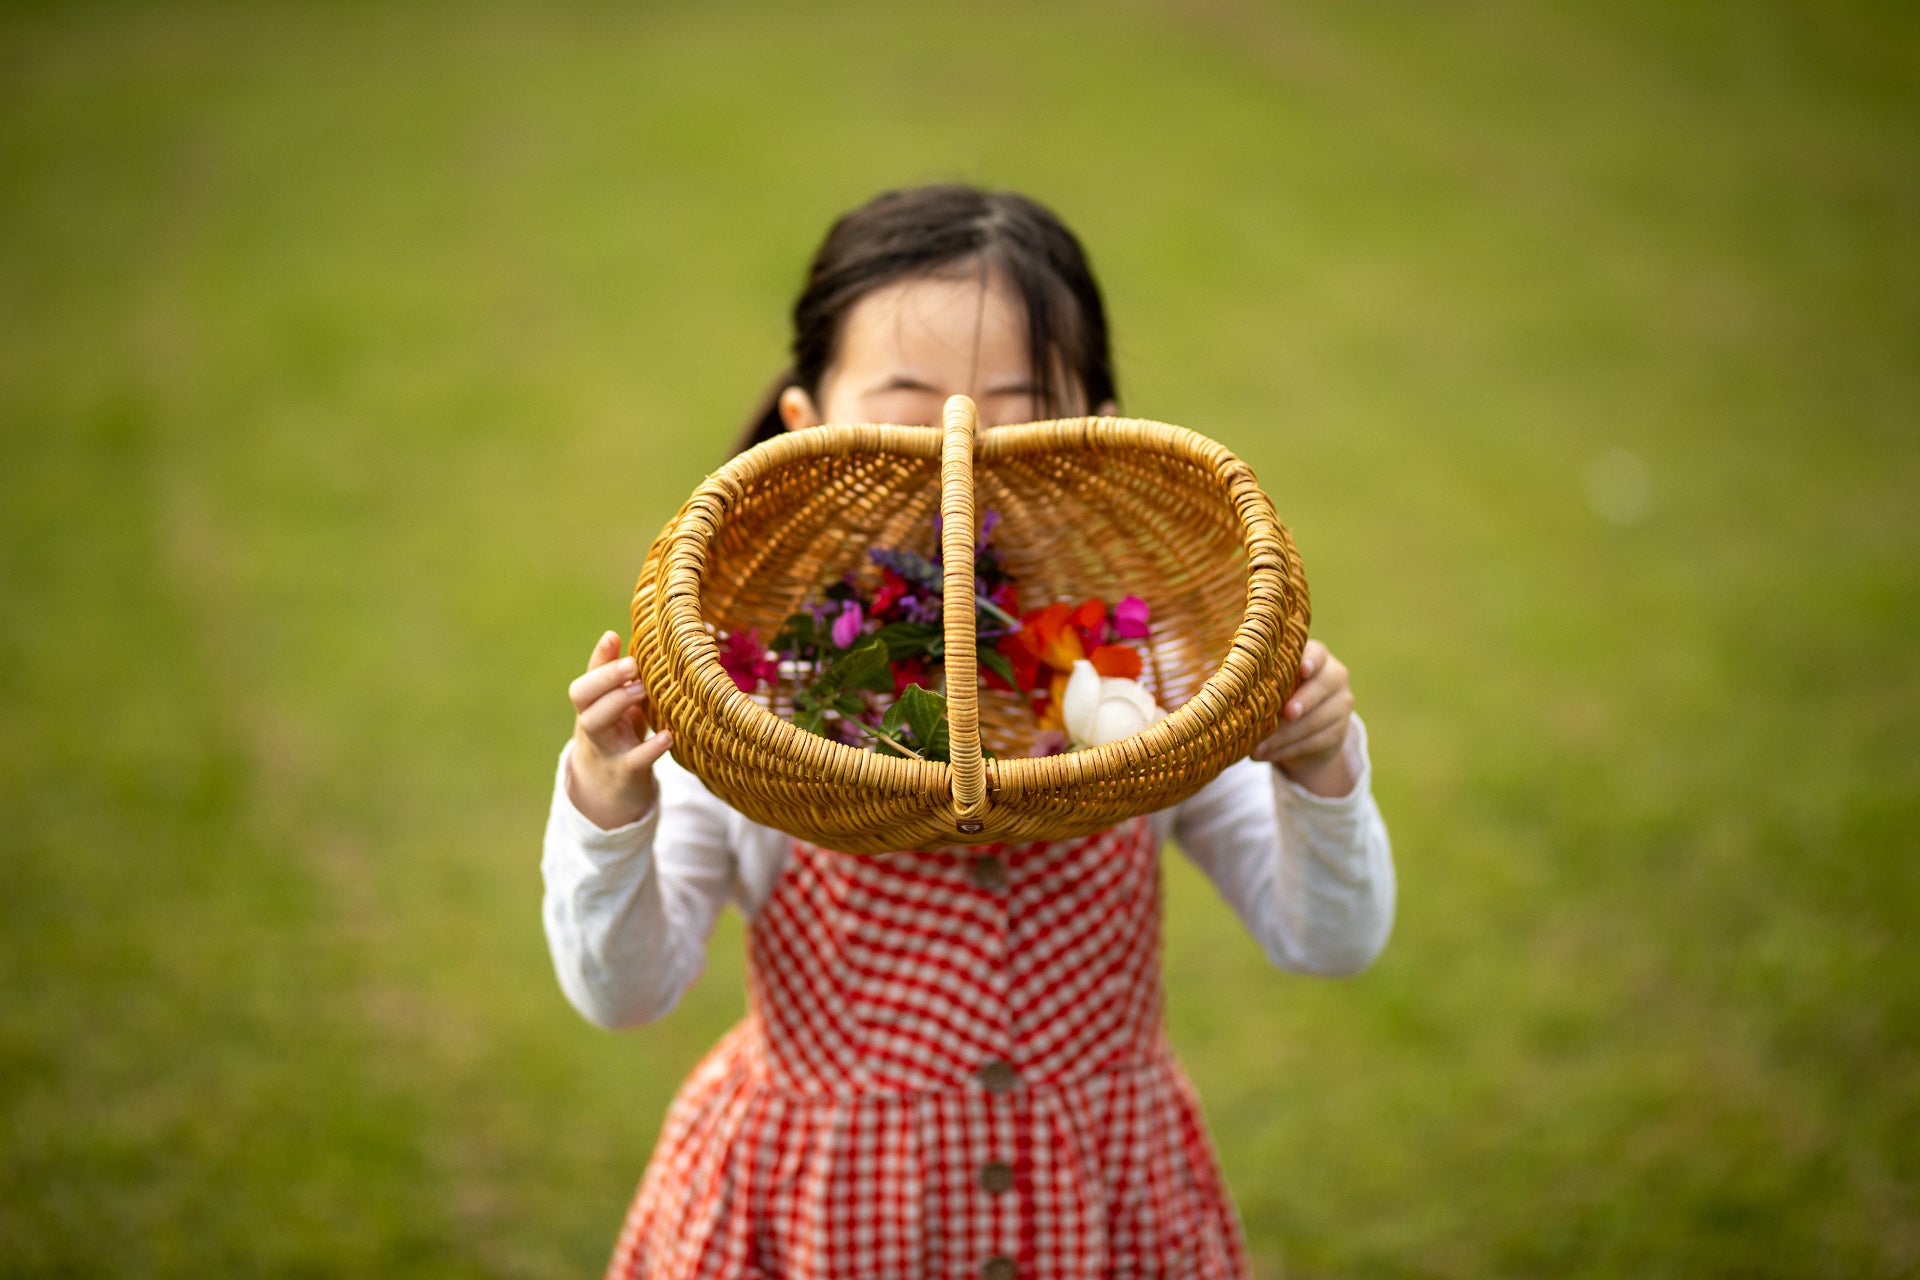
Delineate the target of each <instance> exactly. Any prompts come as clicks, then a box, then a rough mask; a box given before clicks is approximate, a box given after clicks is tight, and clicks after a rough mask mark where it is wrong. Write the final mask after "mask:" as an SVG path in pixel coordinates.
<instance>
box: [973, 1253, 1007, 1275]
mask: <svg viewBox="0 0 1920 1280" xmlns="http://www.w3.org/2000/svg"><path fill="white" fill-rule="evenodd" d="M980 1280H1013V1259H1012V1258H1009V1257H1007V1256H1006V1255H1005V1254H1004V1253H1002V1254H996V1255H995V1256H993V1257H991V1258H988V1259H987V1260H986V1261H985V1262H983V1263H981V1264H980Z"/></svg>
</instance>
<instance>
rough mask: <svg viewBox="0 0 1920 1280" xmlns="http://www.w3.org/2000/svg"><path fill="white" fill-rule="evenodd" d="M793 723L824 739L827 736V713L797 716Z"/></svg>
mask: <svg viewBox="0 0 1920 1280" xmlns="http://www.w3.org/2000/svg"><path fill="white" fill-rule="evenodd" d="M793 723H794V725H795V726H796V727H798V728H801V729H805V730H806V731H807V732H808V733H817V734H819V735H820V736H821V737H823V738H824V737H826V736H827V713H826V712H824V711H809V712H806V713H805V714H803V715H797V716H795V717H794V718H793Z"/></svg>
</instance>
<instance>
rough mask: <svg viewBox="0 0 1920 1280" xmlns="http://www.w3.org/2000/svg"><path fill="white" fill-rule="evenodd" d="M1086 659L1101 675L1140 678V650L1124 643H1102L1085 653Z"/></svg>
mask: <svg viewBox="0 0 1920 1280" xmlns="http://www.w3.org/2000/svg"><path fill="white" fill-rule="evenodd" d="M1087 661H1089V662H1091V663H1093V669H1094V670H1095V671H1098V672H1099V673H1100V674H1101V675H1103V676H1118V677H1119V678H1121V679H1123V680H1138V679H1139V678H1140V651H1139V650H1138V649H1130V648H1128V647H1127V646H1126V645H1124V644H1103V645H1101V646H1100V647H1099V648H1098V649H1095V650H1094V651H1093V652H1092V653H1090V654H1088V655H1087Z"/></svg>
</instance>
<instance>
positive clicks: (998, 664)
mask: <svg viewBox="0 0 1920 1280" xmlns="http://www.w3.org/2000/svg"><path fill="white" fill-rule="evenodd" d="M978 652H979V654H980V665H981V666H983V667H985V668H986V669H987V670H989V671H991V672H993V674H995V675H997V676H999V677H1000V678H1001V679H1002V680H1005V681H1006V682H1007V683H1008V684H1010V685H1012V686H1013V687H1014V688H1016V689H1019V690H1020V691H1021V692H1022V693H1024V692H1026V688H1025V686H1024V685H1022V684H1021V683H1020V680H1019V677H1017V676H1015V675H1014V674H1013V664H1012V663H1011V662H1008V661H1007V655H1006V654H1004V653H1001V652H1000V651H999V650H998V649H995V648H993V647H991V646H989V645H984V644H983V645H981V646H980V648H979V651H978Z"/></svg>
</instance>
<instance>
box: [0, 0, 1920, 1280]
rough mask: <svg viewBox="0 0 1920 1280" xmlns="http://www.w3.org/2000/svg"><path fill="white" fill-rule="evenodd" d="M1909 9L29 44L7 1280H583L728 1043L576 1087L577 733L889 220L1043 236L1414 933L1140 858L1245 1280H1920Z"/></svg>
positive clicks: (1196, 0) (502, 18)
mask: <svg viewBox="0 0 1920 1280" xmlns="http://www.w3.org/2000/svg"><path fill="white" fill-rule="evenodd" d="M1917 139H1920V20H1917V19H1916V17H1915V15H1914V11H1913V10H1912V9H1911V7H1909V6H1903V5H1887V6H1885V7H1874V6H1867V5H1857V4H1852V3H1840V4H1816V3H1811V2H1809V3H1804V4H1784V3H1781V4H1759V3H1748V4H1734V3H1714V4H1707V3H1690V4H1665V3H1636V4H1625V5H1623V4H1601V3H1594V4H1555V5H1538V4H1527V3H1520V2H1513V3H1501V2H1497V0H1470V2H1467V3H1459V4H1452V5H1446V6H1424V5H1409V4H1378V5H1374V4H1369V5H1313V6H1289V7H1286V8H1284V9H1282V8H1280V7H1278V6H1272V7H1269V6H1259V5H1254V4H1245V3H1234V2H1232V0H1192V2H1189V3H1180V4H1164V5H1161V4H1147V3H1118V4H1097V5H1096V4H1091V3H1089V4H1085V5H1080V6H1054V5H1042V6H1037V7H1035V6H1029V5H1020V4H1012V3H988V4H980V5H974V6H969V7H968V8H966V9H965V10H963V11H957V12H945V11H938V10H933V9H924V10H923V9H921V8H919V7H915V6H903V5H888V4H878V3H876V4H845V5H836V6H834V7H832V8H827V9H817V8H816V9H800V8H798V7H793V8H790V7H786V6H779V5H774V4H760V3H746V2H737V3H735V2H728V3H713V4H707V5H695V4H656V5H646V6H626V7H614V6H608V7H605V8H598V7H579V6H572V5H568V6H536V5H531V4H529V5H524V6H516V5H495V4H486V5H478V6H447V7H429V8H405V9H402V8H395V7H388V6H382V5H373V4H361V5H337V6H312V7H298V8H283V7H278V6H264V5H244V6H229V5H210V6H207V7H203V8H196V7H186V6H165V7H161V6H145V5H142V6H135V5H127V6H100V7H64V6H49V7H25V8H22V7H9V8H8V9H7V10H6V11H5V13H4V16H0V584H3V585H4V589H5V594H4V603H0V851H3V856H4V864H3V866H4V889H0V992H4V995H0V1272H4V1273H6V1274H8V1275H36V1276H67V1275H71V1276H93V1275H110V1274H124V1275H150V1276H176V1275H179V1276H185V1275H194V1276H201V1275H239V1274H255V1275H311V1276H321V1275H391V1276H469V1275H471V1276H565V1275H580V1274H586V1273H591V1272H594V1271H596V1270H597V1269H598V1268H599V1267H600V1266H601V1265H602V1263H603V1262H604V1259H605V1257H606V1254H607V1252H608V1250H609V1248H610V1247H611V1244H612V1241H613V1236H614V1232H615V1229H616V1227H617V1224H618V1222H619V1219H620V1215H621V1213H622V1210H623V1208H624V1206H625V1204H626V1201H627V1199H628V1197H629V1195H630V1194H631V1192H632V1190H633V1186H634V1183H635V1181H636V1180H637V1178H638V1176H639V1173H640V1169H641V1166H642V1164H643V1162H644V1161H645V1159H646V1156H647V1153H648V1151H649V1150H650V1148H651V1144H652V1141H653V1138H654V1136H655V1134H656V1132H657V1129H658V1125H659V1121H660V1118H661V1114H662V1111H663V1109H664V1107H665V1104H666V1102H667V1099H668V1097H669V1096H670V1094H671V1092H672V1090H673V1089H674V1088H675V1087H676V1086H677V1085H678V1083H679V1081H680V1079H681V1077H682V1075H683V1074H684V1072H685V1071H686V1070H687V1068H688V1067H689V1066H690V1065H691V1064H692V1063H693V1061H694V1060H695V1059H696V1058H697V1057H698V1056H699V1054H701V1053H702V1052H703V1051H704V1050H705V1048H706V1047H707V1045H708V1044H709V1043H710V1042H711V1041H712V1039H713V1038H714V1037H715V1035H716V1034H717V1033H718V1032H719V1031H720V1030H721V1028H722V1027H723V1026H725V1025H726V1024H727V1023H728V1022H730V1021H731V1020H732V1019H733V1018H735V1017H736V1016H738V1014H739V1012H740V1009H741V1006H742V994H741V983H740V963H739V928H738V922H737V920H734V919H732V918H731V917H730V918H729V921H728V923H727V924H726V925H725V926H724V927H723V929H722V932H721V934H720V936H719V937H718V938H717V939H716V942H715V945H714V949H713V959H712V963H711V966H710V971H709V973H708V975H707V976H706V978H705V980H704V981H703V982H702V983H701V984H700V985H699V986H698V987H697V988H696V990H695V992H694V993H693V994H692V996H691V997H690V998H689V999H688V1001H687V1002H686V1003H685V1004H684V1005H683V1006H682V1007H681V1008H680V1009H679V1010H678V1011H677V1012H675V1013H674V1014H673V1015H672V1016H671V1017H670V1018H668V1019H667V1020H665V1021H664V1022H661V1023H659V1024H656V1025H654V1026H652V1027H649V1028H647V1029H645V1030H643V1031H639V1032H636V1033H632V1034H627V1035H620V1036H614V1035H609V1034H606V1033H603V1032H599V1031H596V1030H594V1029H593V1028H592V1027H590V1026H588V1025H587V1024H586V1023H584V1022H582V1021H581V1020H580V1019H579V1018H578V1017H577V1016H575V1015H574V1014H573V1012H572V1011H571V1010H570V1009H569V1008H568V1007H567V1005H566V1004H565V1002H564V1000H563V999H562V997H561V995H560V993H559V990H558V988H557V987H556V985H555V983H554V980H553V978H552V975H551V972H550V970H549V965H548V960H547V957H546V952H545V947H544V942H543V940H542V936H541V932H540V923H539V914H538V908H539V892H540V883H539V876H538V871H537V860H538V853H539V847H538V846H539V839H540V831H541V826H542V823H543V821H544V816H545V811H546V806H547V801H548V795H549V788H550V785H551V781H552V770H553V764H554V753H555V752H556V751H557V749H558V748H559V746H560V744H561V742H562V741H563V739H564V736H565V734H566V732H567V730H568V726H569V724H570V716H571V713H570V711H569V709H568V707H567V704H566V701H565V698H564V696H563V695H564V688H565V685H566V683H567V681H568V680H569V679H570V678H571V677H572V675H573V674H574V673H575V672H576V671H577V670H578V668H579V667H580V666H581V665H582V663H583V661H584V659H585V656H586V652H587V650H588V648H589V647H590V646H591V644H592V642H593V640H594V637H595V636H596V635H597V634H598V633H599V631H600V630H602V629H604V628H606V627H609V626H614V627H619V626H622V625H624V617H625V606H626V599H627V595H628V592H629V590H630V588H631V584H632V579H633V576H634V574H635V572H636V570H637V569H638V566H639V563H640V559H641V557H642V555H643V553H644V551H645V548H646V544H647V541H648V539H649V538H650V537H651V535H652V534H653V532H654V531H655V530H656V529H657V528H658V527H659V525H660V523H661V521H662V520H663V519H664V518H665V517H666V515H668V514H669V513H670V512H671V510H672V509H673V507H674V506H675V505H676V504H677V503H678V502H679V500H680V499H681V498H682V497H683V496H684V495H685V494H686V493H687V492H688V491H689V490H690V489H691V488H692V487H693V485H694V484H695V483H696V482H697V481H698V480H699V479H700V478H701V476H702V475H703V474H704V473H705V472H706V471H707V470H708V469H709V468H710V467H711V466H713V465H716V464H717V462H718V461H719V459H720V457H721V454H722V452H723V449H724V446H725V443H726V442H727V441H728V440H729V439H730V438H731V436H732V434H733V432H734V431H735V430H736V429H737V427H738V425H739V423H740V421H741V419H742V418H743V416H744V414H745V413H746V411H747V409H748V408H749V406H750V404H751V402H752V400H753V399H754V397H755V395H756V393H757V392H758V391H759V389H760V388H761V386H762V384H763V383H764V380H765V379H767V378H768V377H770V376H771V375H772V373H773V372H774V370H775V369H776V368H777V367H778V366H779V365H780V364H781V363H782V356H783V351H782V346H783V343H784V341H785V313H786V308H787V306H788V305H789V303H790V301H791V296H792V294H793V292H794V291H795V289H796V288H797V286H798V284H799V280H800V276H801V272H802V268H803V266H804V262H805V259H806V256H807V254H808V253H809V252H810V251H811V249H812V247H813V245H814V243H815V242H816V240H817V239H818V237H819V235H820V234H821V232H822V231H823V230H824V228H825V226H826V224H827V222H828V221H829V219H830V218H831V217H832V216H833V215H834V214H835V213H837V212H838V211H840V210H841V209H843V208H846V207H848V206H850V205H853V204H855V203H858V202H859V201H861V200H863V199H864V198H866V197H867V196H868V195H870V194H871V193H873V192H874V191H876V190H878V189H880V188H883V187H886V186H890V185H900V184H905V183H911V182H918V181H923V180H932V179H947V178H960V179H966V180H972V181H978V182H983V183H987V184H991V185H1006V186H1014V187H1017V188H1021V189H1025V190H1027V191H1030V192H1032V193H1034V194H1036V195H1037V196H1039V197H1040V198H1042V199H1043V200H1045V201H1047V202H1048V203H1050V204H1052V205H1053V206H1054V207H1055V208H1057V209H1058V210H1059V211H1060V212H1061V213H1062V214H1063V215H1064V216H1065V218H1066V219H1067V221H1068V222H1069V223H1070V224H1072V225H1073V226H1074V227H1075V228H1076V229H1077V230H1078V231H1079V232H1080V233H1081V235H1082V236H1083V238H1084V239H1085V241H1086V243H1087V244H1088V246H1089V248H1090V249H1091V251H1092V253H1093V256H1094V260H1095V265H1096V267H1097V269H1098V270H1099V272H1100V274H1101V277H1102V279H1103V282H1104V283H1105V285H1106V287H1107V290H1108V292H1109V301H1110V304H1111V307H1112V311H1113V315H1114V321H1115V326H1116V332H1117V343H1118V348H1117V356H1118V360H1119V368H1120V376H1121V381H1122V396H1123V407H1124V408H1125V409H1127V410H1128V411H1130V412H1133V413H1136V414H1140V415H1143V416H1150V417H1159V418H1164V419H1170V420H1173V421H1177V422H1181V423H1184V424H1188V425H1191V426H1193V427H1195V428H1197V429H1199V430H1201V431H1204V432H1206V433H1207V434H1210V435H1213V436H1215V437H1217V438H1219V439H1221V440H1223V441H1225V442H1227V443H1228V444H1229V445H1230V446H1231V447H1233V448H1235V449H1236V450H1238V451H1239V452H1241V453H1242V454H1243V455H1245V456H1246V457H1248V458H1249V459H1250V460H1251V461H1252V462H1253V463H1254V465H1255V466H1256V468H1257V470H1258V471H1259V473H1260V475H1261V477H1262V479H1263V481H1264V483H1265V484H1266V485H1267V487H1268V489H1269V492H1271V493H1272V495H1273V496H1274V498H1275V501H1276V503H1277V505H1278V507H1279V509H1280V512H1281V515H1282V517H1283V518H1284V519H1286V520H1287V521H1288V522H1289V523H1290V524H1291V525H1292V526H1293V528H1294V530H1295V532H1296V535H1297V537H1298V539H1299V541H1300V545H1301V547H1302V550H1303V553H1304V555H1305V557H1306V562H1307V567H1308V572H1309V575H1310V577H1311V579H1312V582H1313V586H1314V596H1315V605H1316V609H1315V614H1316V617H1315V623H1316V632H1317V634H1319V635H1321V636H1323V637H1324V638H1326V639H1327V640H1328V641H1329V643H1330V644H1331V645H1332V646H1333V648H1334V650H1335V651H1336V652H1337V653H1339V654H1341V655H1342V656H1343V657H1344V658H1345V659H1346V660H1347V661H1348V663H1349V664H1350V665H1351V667H1352V668H1353V671H1354V672H1355V676H1354V681H1355V687H1356V691H1357V695H1358V699H1359V703H1360V707H1361V710H1362V712H1363V714H1365V715H1366V716H1367V718H1368V722H1369V725H1370V727H1371V729H1372V733H1373V740H1374V746H1375V757H1376V768H1377V772H1376V778H1375V785H1376V789H1377V792H1378V794H1379V797H1380V800H1381V803H1382V805H1383V807H1384V809H1385V812H1386V814H1387V817H1388V822H1389V825H1390V827H1391V829H1392V832H1393V835H1394V841H1395V847H1396V852H1397V857H1398V860H1399V868H1400V877H1401V909H1400V916H1399V922H1398V928H1397V932H1396V934H1395V937H1394V939H1393V941H1392V943H1391V944H1390V946H1389V948H1388V950H1387V952H1386V954H1385V956H1384V957H1383V958H1382V959H1381V961H1380V962H1379V964H1378V965H1377V966H1376V967H1375V968H1374V969H1373V970H1372V971H1371V972H1369V973H1368V974H1366V975H1365V976H1363V977H1361V978H1359V979H1356V980H1353V981H1349V982H1322V981H1314V980H1310V979H1304V978H1297V977H1291V976H1287V975H1283V974H1279V973H1276V972H1274V971H1272V970H1270V969H1269V968H1267V967H1266V965H1265V963H1264V961H1263V960H1262V959H1261V957H1260V956H1259V954H1258V953H1257V951H1256V950H1255V948H1254V946H1253V944H1252V943H1251V942H1250V941H1249V940H1248V939H1247V938H1246V937H1245V936H1244V935H1243V934H1242V933H1241V932H1240V930H1239V929H1238V928H1237V927H1236V926H1233V925H1232V924H1231V919H1230V917H1229V916H1228V914H1227V913H1226V911H1225V910H1224V908H1223V907H1222V906H1221V905H1220V904H1219V903H1218V901H1217V900H1216V899H1215V898H1214V897H1213V896H1212V894H1211V891H1210V890H1209V889H1208V887H1207V886H1206V885H1205V883H1204V882H1203V881H1200V880H1199V879H1198V878H1197V877H1196V876H1195V875H1194V874H1193V873H1192V872H1191V870H1190V869H1188V868H1187V866H1186V864H1185V863H1184V862H1182V861H1181V860H1179V859H1177V858H1174V859H1170V860H1169V867H1170V871H1169V875H1170V896H1171V906H1170V915H1169V934H1170V938H1169V949H1168V959H1167V966H1168V980H1169V985H1170V993H1171V994H1170V1000H1171V1017H1172V1024H1173V1032H1174V1035H1175V1038H1176V1040H1177V1042H1178V1045H1179V1047H1180V1049H1181V1051H1182V1052H1183V1054H1184V1055H1185V1059H1186V1061H1187V1063H1188V1064H1189V1067H1190V1070H1191V1073H1192V1075H1193V1076H1194V1078H1195V1079H1196V1081H1197V1082H1198V1084H1199V1087H1200V1090H1201V1093H1202V1095H1203V1097H1204V1099H1205V1101H1206V1104H1207V1108H1208V1111H1209V1114H1210V1116H1211V1119H1212V1121H1213V1124H1214V1127H1215V1131H1216V1134H1217V1138H1218V1142H1219V1146H1220V1149H1221V1155H1222V1158H1223V1160H1224V1162H1225V1165H1226V1169H1227V1173H1228V1176H1229V1179H1230V1182H1231V1184H1232V1187H1233V1189H1234V1191H1235V1194H1236V1196H1237V1198H1238V1200H1239V1203H1240V1205H1241V1208H1242V1211H1243V1213H1244V1215H1245V1218H1246V1222H1247V1227H1248V1232H1249V1235H1250V1238H1251V1242H1252V1244H1253V1247H1254V1249H1255V1251H1256V1254H1257V1255H1258V1258H1259V1260H1260V1267H1261V1271H1262V1274H1263V1275H1266V1276H1270V1277H1277V1276H1280V1275H1283V1274H1284V1275H1287V1276H1294V1277H1317V1276H1449V1277H1453V1276H1458V1277H1468V1276H1547V1275H1554V1276H1559V1275H1566V1276H1614V1275H1622V1274H1628V1273H1632V1274H1635V1275H1642V1276H1654V1275H1668V1276H1774V1275H1782V1276H1784V1275H1824V1276H1835V1277H1841V1276H1846V1277H1874V1276H1897V1275H1909V1276H1910V1275H1915V1274H1920V955H1916V946H1915V942H1914V934H1915V931H1916V927H1917V926H1920V857H1916V855H1920V839H1916V835H1915V832H1916V830H1917V829H1920V678H1917V677H1916V667H1915V660H1914V652H1915V636H1916V633H1917V632H1920V528H1917V527H1916V526H1917V524H1920V522H1916V520H1915V518H1914V514H1913V510H1914V501H1915V494H1916V492H1920V442H1917V441H1916V427H1920V421H1916V417H1917V416H1920V415H1917V414H1916V409H1920V142H1917V141H1916V140H1917Z"/></svg>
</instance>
